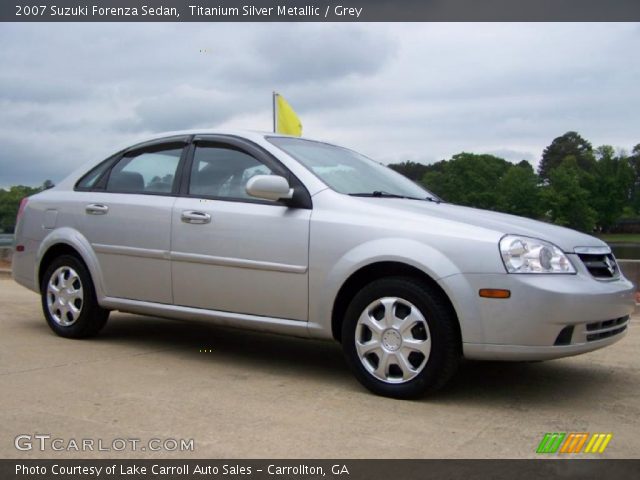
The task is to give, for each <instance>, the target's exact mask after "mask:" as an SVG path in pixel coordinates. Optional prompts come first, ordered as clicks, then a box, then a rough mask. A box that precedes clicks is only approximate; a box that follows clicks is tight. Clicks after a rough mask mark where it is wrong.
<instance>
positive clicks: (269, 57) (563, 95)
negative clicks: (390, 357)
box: [0, 23, 640, 185]
mask: <svg viewBox="0 0 640 480" xmlns="http://www.w3.org/2000/svg"><path fill="white" fill-rule="evenodd" d="M639 48H640V28H638V25H637V24H594V23H588V24H587V23H585V24H563V23H554V24H539V23H531V24H528V23H527V24H508V23H489V24H473V23H461V24H456V23H454V24H448V23H436V24H429V23H419V24H381V23H375V24H290V23H289V24H282V23H274V24H242V23H233V24H180V23H174V24H7V25H6V26H5V27H3V29H2V30H1V31H0V62H1V63H0V64H2V65H3V68H2V70H0V141H1V142H2V144H3V148H2V150H0V184H2V185H7V184H12V183H17V182H21V183H30V184H39V183H41V182H42V181H43V180H44V179H45V178H51V179H53V180H56V181H57V180H59V179H60V178H62V177H63V176H64V174H65V173H67V172H70V171H71V170H72V169H73V168H74V167H76V166H78V165H79V164H81V163H83V162H85V161H87V160H90V159H92V158H95V159H96V160H99V159H100V158H101V157H103V156H106V155H108V154H109V152H110V151H112V150H113V149H114V148H116V147H118V146H121V145H122V144H123V143H126V142H127V141H129V140H131V141H133V139H134V138H135V137H137V136H139V135H140V134H142V133H146V132H152V131H161V130H171V129H180V128H190V127H196V126H207V127H216V126H233V127H240V128H249V129H265V130H266V129H269V128H270V127H271V112H270V108H271V92H272V91H273V90H278V91H280V92H281V93H282V94H283V95H285V97H286V98H287V99H288V100H289V101H290V102H291V103H292V104H293V105H294V107H295V108H296V110H297V111H298V113H299V114H300V116H301V118H302V121H303V123H304V130H305V135H308V136H310V137H319V138H325V139H328V140H332V141H335V142H337V143H342V144H345V145H347V146H350V147H352V148H355V149H356V150H360V151H362V152H363V153H366V154H368V155H370V156H372V157H375V158H378V159H380V160H383V161H387V162H392V161H402V160H407V159H411V160H417V161H424V162H430V161H435V160H439V159H442V158H448V157H450V156H451V155H453V154H455V153H457V152H460V151H463V150H464V151H474V152H478V153H484V152H486V153H495V154H499V155H503V156H504V157H505V158H508V159H510V160H513V161H518V160H520V159H523V158H524V159H527V160H529V161H531V162H532V163H535V161H536V160H537V159H538V158H539V156H540V154H541V152H542V149H543V148H544V147H545V146H546V145H548V144H549V143H550V142H551V140H552V139H553V138H554V137H556V136H558V135H561V134H563V133H564V132H566V131H568V130H576V131H578V132H580V133H581V134H582V135H583V136H584V137H586V138H587V139H589V140H590V141H591V142H592V143H593V144H594V145H599V144H603V143H607V144H613V145H614V146H616V147H621V148H625V149H627V150H630V149H631V148H632V147H633V145H635V144H637V143H639V142H640V135H639V134H638V125H639V124H640V121H639V120H640V113H639V112H640V108H639V107H640V91H639V90H638V88H637V85H638V84H640V66H638V64H637V62H636V61H635V57H636V54H635V52H637V51H638V50H639Z"/></svg>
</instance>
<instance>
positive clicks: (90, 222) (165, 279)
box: [80, 138, 187, 304]
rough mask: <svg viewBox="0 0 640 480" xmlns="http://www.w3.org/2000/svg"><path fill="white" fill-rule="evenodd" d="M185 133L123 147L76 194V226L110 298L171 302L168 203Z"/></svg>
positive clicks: (175, 187) (170, 203)
mask: <svg viewBox="0 0 640 480" xmlns="http://www.w3.org/2000/svg"><path fill="white" fill-rule="evenodd" d="M186 141H187V139H186V138H183V139H175V138H174V139H170V140H164V141H161V142H154V143H153V144H147V145H144V146H142V147H139V148H136V149H133V150H130V151H127V152H125V153H124V155H123V156H122V157H121V158H120V159H119V160H118V161H117V162H116V163H115V164H113V165H112V166H111V168H110V169H109V171H108V172H107V173H106V174H105V176H104V178H103V179H102V180H101V184H102V186H101V188H97V189H94V190H93V191H91V192H86V193H83V194H82V198H83V200H82V203H83V205H82V208H83V214H82V221H81V225H80V229H81V231H82V233H83V234H84V235H85V236H86V237H87V239H88V240H89V242H90V243H91V246H92V247H93V249H94V251H95V252H96V255H97V257H98V260H99V262H100V267H101V269H102V274H103V281H104V286H105V290H106V294H107V295H108V296H110V297H119V298H127V299H133V300H143V301H150V302H160V303H167V304H171V303H172V302H173V296H172V291H171V262H170V260H169V250H170V240H171V215H172V207H173V204H174V203H175V200H176V195H177V190H178V184H179V179H178V178H177V173H178V172H179V171H180V169H179V168H178V167H179V165H180V162H181V159H182V156H183V151H184V147H185V145H186Z"/></svg>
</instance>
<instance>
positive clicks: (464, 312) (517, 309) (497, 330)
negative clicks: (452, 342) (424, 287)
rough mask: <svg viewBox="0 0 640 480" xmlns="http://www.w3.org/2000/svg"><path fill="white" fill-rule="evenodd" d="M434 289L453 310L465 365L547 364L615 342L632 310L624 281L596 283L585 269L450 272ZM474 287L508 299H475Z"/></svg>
mask: <svg viewBox="0 0 640 480" xmlns="http://www.w3.org/2000/svg"><path fill="white" fill-rule="evenodd" d="M439 283H440V285H441V286H442V287H443V289H444V290H445V292H447V294H448V295H449V298H451V300H452V302H453V304H454V307H455V309H456V313H457V314H458V318H459V320H460V326H461V331H462V341H463V352H464V355H465V357H467V358H471V359H483V360H547V359H552V358H559V357H566V356H570V355H577V354H580V353H585V352H590V351H592V350H596V349H598V348H602V347H605V346H607V345H610V344H612V343H614V342H616V341H618V340H620V339H621V338H622V337H623V336H624V335H625V333H626V330H627V328H628V323H629V320H628V318H626V317H627V316H629V315H630V314H631V313H632V312H633V311H634V309H635V295H634V294H635V287H634V285H633V284H632V283H631V282H630V281H628V280H627V279H625V278H624V277H622V276H621V277H620V278H618V279H616V280H609V281H598V280H596V279H594V278H593V277H591V275H590V274H589V273H588V272H586V271H578V273H577V274H575V275H553V274H549V275H542V274H541V275H538V274H530V275H526V274H522V275H517V274H516V275H514V274H506V273H505V274H458V275H452V276H450V277H446V278H444V279H441V280H440V282H439ZM481 288H500V289H508V290H510V291H511V297H510V298H508V299H490V298H481V297H480V296H479V295H478V291H479V290H480V289H481ZM603 322H604V323H603ZM567 327H572V328H567ZM563 330H565V332H564V334H563V335H561V332H563Z"/></svg>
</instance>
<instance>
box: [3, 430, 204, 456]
mask: <svg viewBox="0 0 640 480" xmlns="http://www.w3.org/2000/svg"><path fill="white" fill-rule="evenodd" d="M13 444H14V446H15V447H16V449H17V450H20V451H22V452H29V451H34V450H35V451H39V452H124V451H128V452H193V451H194V450H195V448H196V447H195V446H196V443H195V440H194V439H193V438H188V439H185V438H150V439H148V440H142V439H140V438H112V439H109V440H107V439H103V438H79V439H76V438H60V437H54V436H53V435H51V434H49V433H33V434H31V433H24V434H20V435H17V436H16V437H15V439H14V441H13Z"/></svg>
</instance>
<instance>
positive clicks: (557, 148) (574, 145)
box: [538, 132, 595, 181]
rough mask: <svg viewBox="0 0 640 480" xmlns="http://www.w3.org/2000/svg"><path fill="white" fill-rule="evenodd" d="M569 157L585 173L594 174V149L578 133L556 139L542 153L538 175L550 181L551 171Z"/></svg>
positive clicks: (568, 133)
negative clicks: (573, 159)
mask: <svg viewBox="0 0 640 480" xmlns="http://www.w3.org/2000/svg"><path fill="white" fill-rule="evenodd" d="M567 157H573V158H575V160H576V162H577V166H578V167H579V168H581V169H582V170H584V171H585V172H592V171H593V169H594V166H595V158H594V156H593V148H592V147H591V144H590V143H589V142H588V141H586V140H585V139H584V138H582V137H581V136H580V135H579V134H578V133H577V132H567V133H565V134H564V135H562V136H560V137H557V138H554V139H553V141H552V142H551V145H549V146H548V147H547V148H545V149H544V152H542V159H541V160H540V165H538V175H539V176H540V179H541V180H543V181H549V179H550V175H551V171H552V170H553V169H554V168H557V167H558V166H559V165H560V164H561V163H562V161H563V160H564V159H565V158H567Z"/></svg>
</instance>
